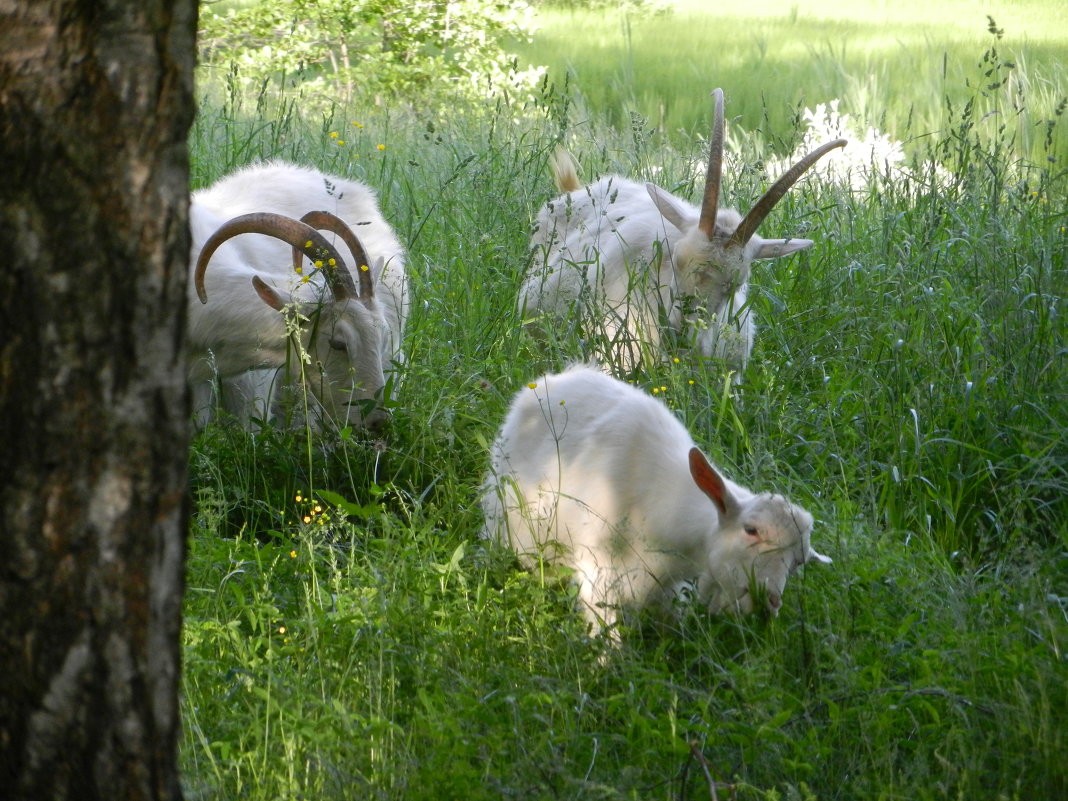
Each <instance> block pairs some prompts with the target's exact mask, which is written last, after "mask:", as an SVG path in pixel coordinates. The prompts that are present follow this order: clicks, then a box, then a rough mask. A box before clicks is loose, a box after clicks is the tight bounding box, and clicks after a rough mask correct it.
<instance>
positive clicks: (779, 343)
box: [181, 42, 1068, 801]
mask: <svg viewBox="0 0 1068 801" xmlns="http://www.w3.org/2000/svg"><path fill="white" fill-rule="evenodd" d="M988 45H989V42H985V43H982V44H980V45H979V46H978V47H979V50H978V54H977V55H976V56H975V57H974V58H973V59H972V60H973V61H978V60H979V56H980V55H981V53H982V51H983V48H985V47H987V46H988ZM704 84H705V81H703V80H702V81H701V87H702V88H701V91H700V92H699V94H702V95H703V94H704V92H705V91H706V89H705V86H704ZM954 108H955V111H954V114H955V115H956V116H955V118H954V119H955V122H954V126H953V129H952V131H950V132H949V133H948V134H946V135H943V136H939V137H931V138H928V139H917V141H916V143H915V145H916V147H917V148H920V150H918V151H917V152H918V155H917V158H916V165H917V169H916V171H915V172H905V173H902V174H900V175H897V176H896V177H895V179H894V180H892V181H890V180H883V179H879V178H875V179H873V180H871V181H869V182H866V183H864V184H863V185H862V186H858V187H856V188H850V187H845V186H842V185H833V184H826V183H822V182H819V181H814V180H808V181H806V182H804V183H803V184H802V185H801V186H800V187H799V188H797V189H795V190H794V191H793V192H792V193H791V196H790V197H789V198H788V199H787V200H785V201H784V202H783V203H782V204H781V205H780V207H779V208H777V209H776V211H775V212H774V214H773V215H772V217H771V218H770V219H769V220H768V221H767V222H766V223H765V225H764V226H763V228H764V230H765V231H766V232H767V234H766V235H769V236H775V235H781V234H785V233H790V234H795V235H799V236H807V237H809V238H812V239H815V240H816V242H817V244H816V245H815V246H814V247H813V248H811V249H809V250H807V251H804V252H803V253H800V254H797V255H796V256H793V257H790V258H789V259H785V260H781V262H779V263H770V262H769V263H760V264H758V265H757V267H756V270H755V273H754V277H753V279H752V288H753V290H754V293H753V294H754V295H755V300H754V304H755V308H756V312H757V314H758V321H759V331H758V337H757V345H756V349H755V352H754V356H753V361H752V363H751V365H750V367H749V369H748V370H747V372H746V374H745V376H744V381H743V383H742V385H741V386H740V387H738V388H737V389H731V388H730V385H729V383H728V382H727V381H726V379H725V376H724V375H723V374H722V372H721V371H720V370H718V369H717V367H716V366H715V365H713V364H704V363H692V362H688V361H681V362H679V363H678V364H674V363H668V364H665V365H664V366H663V367H662V368H661V369H659V370H657V371H655V373H654V374H650V375H648V376H646V377H645V380H646V381H647V382H648V384H650V385H653V386H657V387H667V389H666V390H665V391H663V392H662V393H661V394H662V396H663V397H665V398H666V399H667V400H668V402H669V403H670V404H671V405H672V406H673V407H674V408H676V409H677V410H678V413H679V414H680V415H681V416H682V417H683V419H684V420H685V421H686V422H687V424H688V426H689V427H690V428H691V430H692V431H693V432H694V434H695V437H696V438H697V440H698V442H699V443H700V444H702V445H703V446H705V447H706V449H707V451H708V452H709V453H710V455H712V456H713V458H714V459H715V460H716V461H717V462H718V463H720V464H721V465H722V466H723V467H724V468H726V470H727V472H728V473H729V474H731V475H732V476H734V477H737V478H738V479H739V480H741V481H742V482H743V483H746V484H748V485H750V486H754V487H758V488H768V489H775V490H778V491H782V492H784V493H785V494H787V495H788V496H790V497H791V498H793V499H794V500H796V501H797V502H799V503H801V504H802V505H804V506H805V507H806V508H808V509H810V510H812V511H813V513H814V514H815V515H816V517H817V528H816V530H815V532H814V545H815V547H816V548H817V549H818V550H820V551H821V552H824V553H828V554H829V555H831V556H833V557H834V560H835V561H834V564H833V565H830V566H814V567H812V568H811V569H805V570H804V571H803V572H802V573H801V574H799V575H798V576H796V577H795V578H794V579H792V580H791V583H790V585H789V586H788V588H787V591H786V595H785V597H784V608H783V611H782V613H781V615H780V616H779V617H778V618H777V619H774V620H764V619H760V618H753V619H746V620H733V619H711V618H709V617H707V616H706V615H703V614H700V613H699V612H698V611H696V610H692V611H689V612H688V613H687V614H685V615H684V616H683V617H682V618H681V619H680V620H679V621H678V622H677V623H674V624H671V625H667V624H663V623H656V622H652V621H645V622H639V623H640V625H635V626H634V627H632V628H631V629H629V630H628V631H627V632H626V633H625V636H624V644H623V646H622V648H621V649H620V651H619V652H618V653H617V654H613V655H612V656H611V657H610V658H608V659H607V660H605V659H603V658H602V655H603V646H602V644H601V643H599V642H597V641H591V640H590V639H589V638H588V637H586V636H585V632H584V630H583V626H582V623H581V621H580V618H579V617H578V615H576V614H575V613H574V610H573V608H572V604H573V593H572V592H571V591H570V590H569V589H568V588H567V587H566V586H561V585H559V584H554V583H552V582H548V581H545V582H543V581H542V580H541V579H540V578H539V577H538V576H536V575H531V574H528V573H526V572H524V571H522V570H520V569H519V568H518V566H517V565H516V564H515V562H514V561H513V559H511V558H510V557H509V555H508V554H506V553H503V552H501V551H500V550H497V549H493V548H486V547H484V546H483V545H482V544H480V542H479V541H478V538H477V532H478V529H479V525H480V519H481V518H480V513H479V510H478V506H477V498H478V486H479V483H480V481H481V478H482V472H483V471H484V469H485V464H486V451H487V448H488V444H489V442H490V441H491V440H492V437H493V435H494V433H495V430H496V427H497V425H498V424H499V422H500V420H501V419H502V417H503V414H504V412H505V409H506V407H507V403H508V399H509V396H510V395H511V393H512V392H513V391H514V390H516V389H518V388H519V387H521V386H522V385H524V384H525V383H526V382H527V381H528V380H530V379H531V378H532V377H534V376H536V375H537V374H538V373H539V372H542V371H544V370H546V369H555V368H557V367H559V366H560V365H561V364H563V363H564V362H565V361H567V360H568V359H569V358H572V357H573V356H574V355H575V354H576V353H578V352H579V344H578V343H577V342H575V341H573V340H568V339H566V338H564V339H563V340H562V341H559V342H553V343H551V344H550V346H549V347H548V348H547V349H546V348H544V347H541V346H539V345H537V344H536V343H534V342H532V341H531V340H530V338H529V337H528V336H527V335H526V333H525V332H524V331H522V330H521V329H520V328H519V326H518V324H517V317H516V315H515V314H514V313H513V311H512V309H513V306H514V301H515V296H516V291H517V289H518V286H519V282H520V279H521V276H522V274H523V271H524V270H525V268H526V264H527V253H526V241H527V234H528V226H529V222H530V221H531V219H532V217H533V214H534V213H535V211H536V209H537V207H538V206H539V204H540V203H542V202H544V201H545V200H546V199H548V198H549V197H550V196H551V195H552V194H553V190H552V187H551V185H550V181H549V178H548V175H547V171H546V168H545V165H546V162H547V157H548V154H549V153H550V152H551V150H552V149H553V147H555V145H556V143H557V142H558V141H560V140H561V139H564V140H566V141H568V142H569V144H571V145H572V146H574V147H575V149H576V151H577V154H578V155H579V157H580V160H581V161H582V163H583V166H584V169H585V170H586V174H587V175H593V174H600V173H602V172H603V171H605V170H621V171H624V172H626V174H628V175H633V176H643V177H649V178H655V180H657V181H658V183H661V184H662V185H664V186H667V187H671V188H673V189H675V190H676V191H679V192H681V193H682V194H689V195H691V196H692V195H693V194H694V191H695V190H694V186H695V183H696V182H697V181H699V178H698V175H699V160H700V158H701V152H702V150H703V144H702V142H701V141H700V140H698V139H696V138H688V137H680V138H676V137H667V136H664V135H662V134H661V133H658V132H657V131H656V130H655V129H654V127H653V126H650V125H648V124H635V125H627V126H624V127H623V128H616V127H613V126H612V125H610V124H609V122H608V121H607V120H606V118H605V117H604V116H603V115H602V114H600V113H599V112H588V111H586V110H584V108H583V107H581V106H574V105H569V104H568V102H567V101H566V99H564V98H561V97H559V96H556V95H554V94H553V93H552V92H551V91H549V90H548V89H547V90H546V93H545V95H544V96H542V97H539V98H538V99H537V102H536V103H535V104H534V106H532V107H528V108H526V109H523V110H519V109H511V108H508V107H505V106H499V107H497V108H496V109H489V110H487V111H485V112H484V113H476V112H470V113H464V112H462V111H460V110H458V111H457V112H456V113H455V114H454V115H453V116H452V117H450V118H449V119H447V120H444V119H442V118H440V117H431V116H430V115H421V114H419V113H416V112H409V111H386V110H383V109H381V108H373V107H369V108H366V109H359V110H351V109H346V110H343V111H337V112H336V114H335V116H333V117H327V118H325V119H321V118H315V119H309V118H305V116H304V115H303V114H302V112H301V109H300V100H299V96H298V95H296V94H294V95H290V96H287V98H286V99H285V100H279V99H276V98H273V97H268V96H264V97H261V98H240V97H233V96H231V97H229V98H224V100H222V101H209V100H205V101H204V105H203V107H202V109H201V113H200V116H199V119H198V121H197V125H196V128H195V130H194V134H193V139H192V152H193V161H194V182H195V183H196V184H197V185H202V184H204V183H207V182H210V181H212V180H214V179H215V178H216V177H218V176H220V175H222V174H224V173H225V172H227V171H228V170H230V169H232V168H233V167H234V166H237V165H240V164H244V163H247V162H248V161H251V160H254V159H258V158H267V157H285V158H290V159H294V160H297V161H300V162H303V163H308V164H314V165H316V166H319V167H321V168H323V169H325V170H328V171H331V172H336V173H342V174H347V175H352V176H355V177H359V178H362V179H364V180H367V181H368V182H369V183H371V184H373V185H374V186H376V187H377V188H378V189H379V191H380V193H381V196H382V201H383V206H384V208H385V211H386V214H387V217H388V218H389V219H390V220H391V221H392V223H393V224H394V225H395V227H396V228H397V230H398V233H399V234H400V237H401V239H402V241H404V242H406V243H407V245H408V247H409V253H410V269H411V275H412V281H413V287H412V289H413V295H414V298H415V305H414V307H413V313H412V317H411V319H410V321H409V326H408V332H407V342H406V349H407V351H408V354H409V360H410V361H409V365H408V367H407V368H406V372H405V376H404V383H403V385H402V387H401V388H400V390H399V393H398V399H399V404H400V405H399V406H398V408H397V410H396V413H395V419H394V423H393V425H392V428H391V430H390V431H389V432H388V435H387V436H386V438H385V439H384V440H383V441H377V442H376V441H370V440H368V439H366V438H365V437H364V436H363V435H361V434H360V433H359V432H352V431H346V432H342V434H341V437H340V438H338V440H337V441H329V442H327V441H323V440H319V439H311V440H309V439H308V438H307V437H306V436H305V435H303V434H302V433H301V432H281V431H276V430H267V431H264V432H261V433H258V434H255V435H252V434H248V433H246V432H244V431H240V430H237V429H235V428H233V427H231V426H228V425H226V424H225V423H220V424H218V425H213V426H211V427H209V428H208V429H207V430H206V431H204V432H203V433H201V434H200V435H199V436H198V438H197V439H196V440H195V442H194V443H193V449H192V463H191V467H192V469H191V481H192V487H191V489H192V492H193V497H194V502H195V504H194V519H193V527H192V532H191V538H190V552H189V572H188V581H187V584H188V589H187V596H186V603H185V635H184V636H185V665H184V692H183V717H184V723H185V737H184V741H183V744H182V750H181V757H182V763H183V768H184V780H185V794H186V797H188V798H190V799H223V798H225V799H251V800H257V801H258V800H259V799H277V798H287V799H288V798H309V799H310V798H316V799H353V798H370V799H374V798H381V799H423V798H426V799H430V798H433V799H449V798H458V799H459V798H462V799H482V798H486V799H490V798H493V799H499V798H532V799H540V798H563V799H615V798H620V799H624V798H625V799H638V798H641V799H651V798H655V799H693V798H704V797H709V796H710V795H713V782H715V783H716V786H715V790H714V793H715V797H718V798H721V799H727V798H736V799H741V800H742V801H748V800H749V799H763V800H764V801H773V800H775V801H777V800H778V799H806V800H807V799H814V798H818V799H959V798H969V797H978V798H991V799H1032V798H1049V799H1054V798H1063V797H1068V769H1066V767H1065V764H1064V763H1065V760H1064V755H1065V754H1066V753H1068V657H1066V653H1065V649H1066V647H1068V524H1066V514H1065V500H1064V499H1065V493H1066V483H1068V470H1066V466H1068V397H1066V390H1065V387H1066V386H1068V366H1066V356H1068V352H1066V346H1065V343H1066V342H1068V336H1066V334H1068V329H1066V325H1065V317H1064V311H1065V309H1064V298H1065V296H1066V295H1068V265H1066V264H1065V254H1066V253H1068V233H1066V230H1065V229H1066V226H1068V218H1066V208H1068V205H1066V202H1068V201H1066V198H1068V184H1066V182H1068V176H1066V175H1065V173H1064V172H1063V170H1061V169H1060V167H1059V166H1057V165H1050V163H1048V162H1045V161H1041V160H1040V161H1039V162H1038V163H1037V164H1032V163H1031V162H1029V161H1027V160H1025V159H1023V157H1022V156H1021V155H1020V154H1018V153H1014V152H1013V151H1012V150H1011V147H1010V144H1009V143H1010V141H1011V139H1012V133H1011V132H1010V131H1004V132H1001V134H1000V135H999V132H998V131H997V130H994V131H987V130H980V128H981V126H980V125H979V124H978V121H977V119H976V117H975V115H976V114H977V113H978V112H977V111H966V103H957V104H955V106H954ZM520 111H522V112H523V113H519V112H520ZM947 114H948V112H947ZM353 122H360V123H361V124H362V126H363V127H362V128H357V127H355V126H353V125H352V123H353ZM734 127H736V128H737V129H739V130H738V131H737V132H736V134H737V137H738V138H737V140H736V144H737V146H738V147H739V151H738V152H739V156H738V162H737V163H736V164H735V165H734V167H733V170H734V171H733V172H732V173H731V174H730V175H729V176H728V180H727V183H726V185H725V191H726V193H727V200H728V201H729V202H731V203H736V204H738V205H745V204H746V203H747V202H751V199H752V198H753V197H755V196H756V194H757V193H758V192H759V191H760V189H761V188H762V187H763V186H765V185H766V176H765V175H764V171H763V167H762V165H764V164H765V163H766V160H767V159H768V158H769V157H770V155H771V153H770V152H769V142H768V140H767V138H766V137H764V136H763V135H759V134H757V133H755V132H754V133H753V135H752V136H751V137H747V136H745V131H744V128H743V126H741V125H736V126H734ZM334 131H343V132H344V136H339V137H337V138H334V137H331V136H330V133H331V132H334ZM776 135H777V136H779V137H781V139H782V140H783V141H785V140H786V139H787V138H788V132H785V131H783V130H781V129H780V131H779V132H778V133H777V134H776ZM1053 135H1054V137H1055V147H1061V146H1062V144H1061V143H1062V141H1063V138H1064V135H1063V132H1062V131H1061V130H1060V129H1059V128H1055V129H1054V130H1053ZM341 138H343V139H344V140H345V144H344V145H338V144H337V141H338V139H341ZM669 139H670V140H671V141H668V140H669ZM380 144H381V145H385V149H384V150H383V149H379V147H378V145H380ZM928 156H929V157H931V158H934V159H937V160H938V161H939V162H940V163H942V164H944V165H948V166H950V167H952V168H953V173H952V175H951V177H949V178H947V179H945V181H944V182H942V183H940V184H935V183H934V182H933V180H932V175H931V174H930V173H926V172H924V171H923V168H922V167H921V166H919V165H920V164H921V157H928ZM298 498H299V499H298ZM727 785H730V786H729V787H728V786H727Z"/></svg>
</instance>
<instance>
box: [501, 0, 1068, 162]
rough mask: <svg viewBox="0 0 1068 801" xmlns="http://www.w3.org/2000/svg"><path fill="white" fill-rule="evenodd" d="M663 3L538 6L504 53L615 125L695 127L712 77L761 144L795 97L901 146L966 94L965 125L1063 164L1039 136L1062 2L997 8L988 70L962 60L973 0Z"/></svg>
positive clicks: (1053, 96)
mask: <svg viewBox="0 0 1068 801" xmlns="http://www.w3.org/2000/svg"><path fill="white" fill-rule="evenodd" d="M671 6H672V12H671V13H666V14H660V15H655V16H636V15H635V14H633V13H631V12H629V11H627V10H626V9H621V10H608V9H606V10H601V9H594V10H590V9H586V8H575V9H568V8H560V7H557V6H555V5H554V6H552V7H548V8H541V9H539V14H538V33H537V36H536V37H535V39H534V40H533V41H531V42H530V43H522V42H520V43H517V44H516V46H515V52H516V53H517V54H518V55H519V56H520V63H521V64H526V63H530V64H538V65H546V66H547V67H548V74H549V75H550V76H552V77H554V78H556V79H557V80H559V76H561V75H563V74H565V73H567V74H570V75H571V78H572V86H573V89H574V91H575V92H576V93H578V94H579V95H580V96H581V97H582V98H584V100H585V102H586V103H587V104H588V105H589V106H590V107H592V108H596V109H598V110H599V112H600V113H602V114H603V115H605V116H606V118H607V119H608V120H609V121H610V122H611V123H612V124H614V125H616V126H617V127H620V128H623V127H625V126H626V125H628V124H629V120H630V117H631V115H632V114H637V115H639V116H641V117H642V118H645V119H647V120H650V121H651V123H652V124H653V125H654V126H655V127H656V128H657V129H658V130H660V131H662V132H664V133H665V134H667V135H668V136H670V137H675V136H676V135H677V134H679V133H680V132H681V133H692V132H694V131H696V132H698V133H700V134H707V132H708V124H709V117H710V111H709V108H710V107H709V100H708V92H709V91H711V89H712V88H714V87H717V86H720V87H723V89H724V91H725V92H726V97H727V103H728V105H727V109H728V114H729V115H730V121H731V123H732V124H734V125H738V126H740V127H742V128H744V129H745V130H748V131H758V130H759V131H762V132H763V134H764V136H765V137H766V139H767V140H768V141H769V142H772V143H774V142H775V137H776V136H782V135H784V133H786V132H789V131H792V130H794V129H795V128H796V127H797V121H798V119H799V118H800V116H801V114H802V112H803V110H804V109H805V108H806V107H807V108H810V109H811V108H815V107H816V106H817V105H818V104H821V103H829V102H831V101H832V100H834V99H836V98H837V99H840V100H841V103H842V111H843V112H848V113H851V114H856V115H858V116H859V117H860V118H861V119H862V120H864V121H865V122H866V123H867V124H869V125H875V126H877V127H879V128H881V129H882V130H884V131H887V132H888V133H890V134H891V135H892V136H893V137H894V138H895V139H896V140H898V141H901V142H904V143H905V144H906V147H907V149H908V150H909V151H910V152H911V151H913V150H923V149H924V148H925V147H926V145H927V142H928V139H929V137H930V136H932V135H940V134H941V133H943V132H947V131H948V130H950V129H951V127H952V125H953V120H952V119H951V118H950V113H951V112H952V111H954V110H957V111H959V109H961V108H962V107H963V106H964V105H965V104H966V103H968V102H969V101H974V103H975V104H976V107H975V111H976V112H977V113H976V116H975V120H976V123H977V126H978V128H979V130H980V131H983V132H985V131H989V130H991V129H997V128H999V127H1002V126H1007V128H1008V129H1009V131H1011V133H1012V134H1013V136H1012V137H1011V139H1009V140H1007V141H1009V142H1011V149H1010V152H1011V153H1012V154H1013V156H1014V157H1023V158H1025V159H1027V160H1029V161H1036V162H1038V161H1042V160H1045V159H1046V158H1047V157H1048V156H1053V157H1055V158H1057V159H1058V160H1059V163H1061V164H1064V163H1066V162H1068V139H1065V138H1064V137H1060V138H1059V139H1058V141H1057V143H1056V146H1051V143H1048V142H1047V141H1046V137H1045V132H1046V128H1047V126H1048V125H1050V124H1055V123H1056V121H1057V120H1059V119H1061V118H1062V114H1063V111H1064V106H1063V105H1062V104H1063V102H1064V101H1065V99H1066V98H1068V69H1066V66H1065V65H1066V63H1068V59H1066V57H1065V41H1064V37H1063V34H1061V33H1060V32H1061V31H1064V30H1068V5H1066V4H1064V3H1062V2H1059V0H1023V1H1021V2H1018V3H1010V4H1000V5H999V6H998V8H997V10H996V11H995V16H996V20H997V26H996V27H998V28H1000V29H1002V30H1003V36H1002V37H1001V38H998V39H996V40H994V41H995V45H994V47H995V50H996V53H997V56H998V59H999V61H1000V63H1001V65H1002V68H1001V69H1000V75H999V76H998V77H996V78H994V79H993V80H986V79H984V76H983V72H985V71H986V70H988V69H990V68H991V66H993V65H992V64H991V63H989V62H987V61H986V60H985V59H983V60H982V65H981V67H980V69H979V70H978V71H977V69H976V67H977V65H979V64H980V61H981V60H980V59H979V58H977V55H978V54H980V53H983V52H984V51H989V45H990V43H991V36H990V34H989V33H988V30H987V29H988V17H987V15H986V9H985V8H984V7H981V6H976V5H975V4H974V3H970V2H966V0H959V1H957V2H952V1H950V2H947V0H942V2H938V3H929V2H922V1H921V0H902V2H896V3H886V2H881V1H880V0H859V1H858V2H855V3H849V4H843V3H840V2H830V0H808V1H807V2H804V3H798V2H796V1H795V0H764V1H763V2H760V3H750V4H748V5H745V6H739V5H738V4H733V5H728V4H714V5H712V4H709V3H707V2H697V1H696V0H689V1H682V0H675V2H673V3H671ZM987 55H989V52H988V53H987ZM1010 64H1011V65H1012V66H1011V67H1010V66H1009V65H1010ZM994 84H996V86H995V85H994ZM947 99H948V100H950V101H951V103H952V105H951V106H947V104H946V102H945V101H946V100H947ZM914 142H915V144H913V143H914ZM788 144H789V143H788ZM776 147H778V145H777V144H776Z"/></svg>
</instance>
